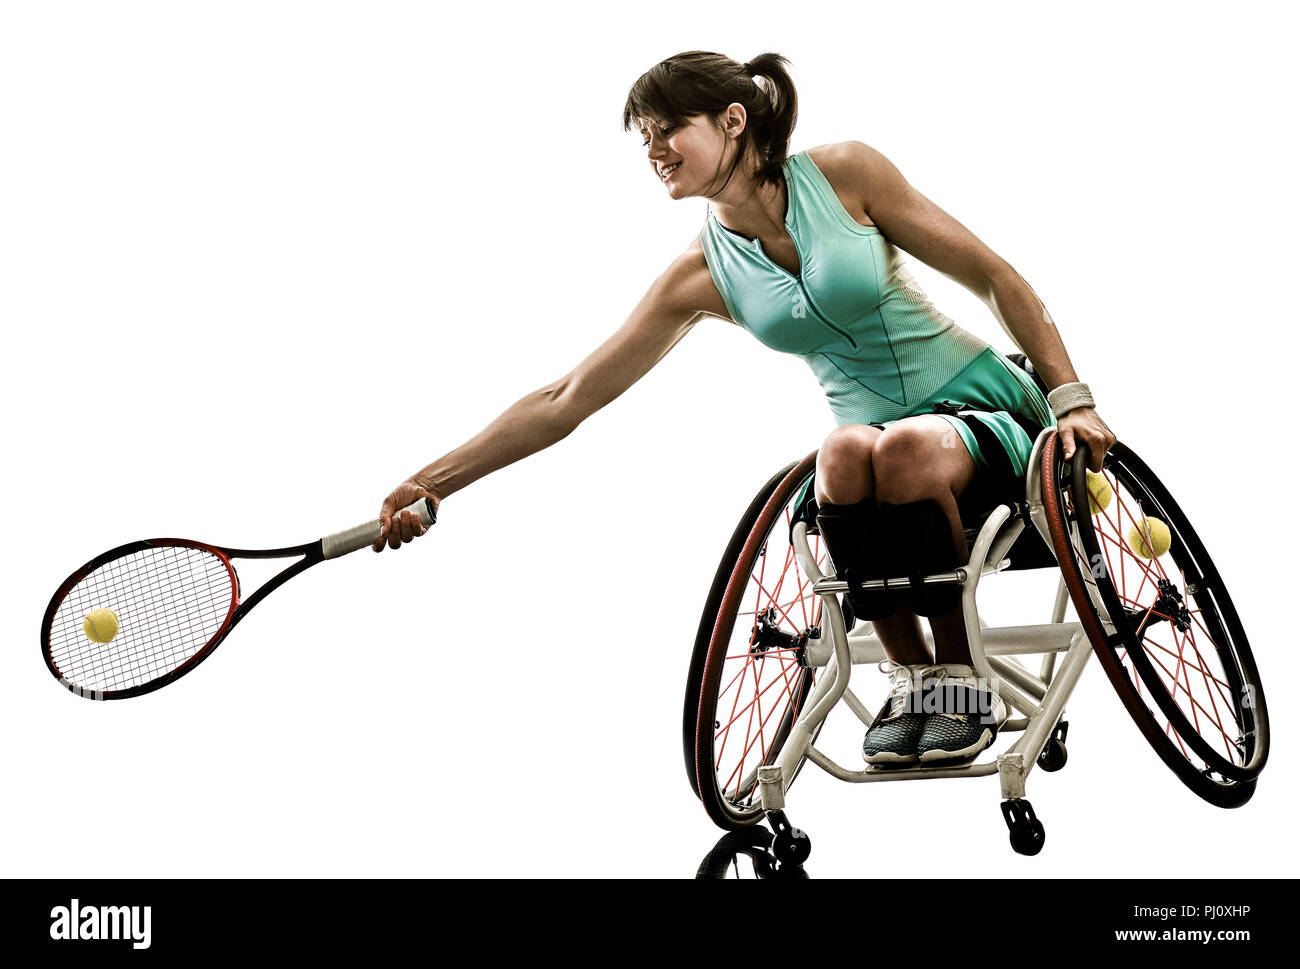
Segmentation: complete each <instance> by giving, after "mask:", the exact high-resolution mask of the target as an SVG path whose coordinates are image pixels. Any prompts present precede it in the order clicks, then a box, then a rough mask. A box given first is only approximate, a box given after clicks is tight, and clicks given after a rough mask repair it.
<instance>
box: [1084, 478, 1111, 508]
mask: <svg viewBox="0 0 1300 969" xmlns="http://www.w3.org/2000/svg"><path fill="white" fill-rule="evenodd" d="M1087 487H1088V511H1090V512H1091V513H1092V514H1094V515H1095V514H1097V512H1099V511H1104V510H1105V509H1106V508H1108V507H1110V499H1111V495H1112V492H1111V490H1110V482H1109V481H1107V480H1106V476H1105V475H1104V474H1098V473H1097V472H1096V471H1089V472H1088V485H1087Z"/></svg>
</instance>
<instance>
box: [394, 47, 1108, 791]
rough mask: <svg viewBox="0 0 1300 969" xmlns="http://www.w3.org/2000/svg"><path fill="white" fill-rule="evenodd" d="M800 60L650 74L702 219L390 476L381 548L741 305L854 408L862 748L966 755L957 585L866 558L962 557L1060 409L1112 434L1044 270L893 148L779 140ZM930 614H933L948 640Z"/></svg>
mask: <svg viewBox="0 0 1300 969" xmlns="http://www.w3.org/2000/svg"><path fill="white" fill-rule="evenodd" d="M787 63H788V62H787V61H786V59H785V58H784V57H781V56H780V55H778V54H772V53H766V54H762V55H760V56H759V57H757V58H755V59H754V60H753V61H750V62H748V63H746V64H739V63H737V62H736V61H733V60H731V59H730V58H728V57H725V56H723V55H721V54H715V53H709V52H705V51H693V52H689V53H684V54H678V55H676V56H675V57H670V58H669V59H667V60H665V61H663V62H661V63H659V64H657V65H656V66H655V67H654V68H652V69H651V70H650V71H648V72H647V73H646V74H644V75H642V77H641V78H640V79H638V80H637V82H636V83H635V84H634V85H633V86H632V89H631V91H630V92H629V94H628V98H627V103H626V105H625V107H624V111H623V124H624V128H625V129H626V130H631V129H632V128H633V127H636V128H638V129H639V130H640V132H641V134H642V136H643V139H644V144H645V147H646V149H647V152H646V154H647V160H648V162H649V164H650V166H651V169H652V171H653V174H654V176H655V177H656V178H658V179H659V180H660V182H661V183H662V184H663V185H664V187H665V190H666V192H667V193H668V196H669V197H670V198H673V199H684V198H692V197H696V196H700V197H703V198H706V199H708V200H709V201H710V203H711V204H710V205H709V212H708V215H707V218H706V221H705V225H704V228H703V230H702V231H701V233H700V235H699V236H698V237H697V238H696V240H695V241H694V242H693V243H692V244H691V245H690V246H689V247H688V248H687V249H686V251H685V252H683V253H682V254H681V255H680V256H678V257H677V258H676V259H675V260H674V261H673V262H672V264H671V265H669V266H668V268H667V269H666V270H665V271H664V272H663V274H662V275H660V276H659V278H658V279H657V280H656V281H655V283H654V284H653V285H652V286H651V287H650V290H649V291H648V292H647V293H646V295H645V296H644V297H643V298H642V300H641V302H640V303H639V304H638V305H637V306H636V308H635V309H634V310H633V311H632V314H631V315H630V316H629V317H628V319H627V322H626V323H624V324H623V326H622V328H620V329H619V330H618V331H617V332H616V333H615V334H614V335H613V336H612V337H610V338H609V339H608V340H606V341H605V343H603V344H602V345H601V346H600V347H598V348H597V349H596V350H595V352H593V353H592V354H591V355H590V356H588V357H587V359H585V360H583V361H582V362H581V363H580V364H578V366H577V367H575V368H574V369H573V371H572V372H571V373H569V374H567V375H566V376H564V377H562V378H561V379H559V380H557V381H555V382H554V383H551V384H549V385H547V386H545V387H543V388H541V389H540V390H537V391H535V392H533V393H531V394H529V395H528V396H526V397H524V398H523V399H522V400H520V401H518V402H516V403H515V404H514V405H513V406H511V407H510V408H509V409H508V410H506V411H505V412H504V413H503V414H501V415H500V416H499V417H498V418H497V419H496V420H494V421H493V422H492V423H491V424H489V425H488V427H486V428H485V429H484V430H483V431H481V432H480V433H479V434H478V435H476V436H475V437H474V438H473V439H472V440H470V441H468V442H467V443H465V444H463V445H462V446H461V447H459V448H457V449H456V450H454V451H452V452H450V453H448V454H446V455H444V456H443V457H441V458H438V459H437V460H436V461H434V462H433V463H432V464H430V465H428V466H427V467H426V468H424V469H423V470H421V471H419V472H417V473H416V474H414V475H412V476H411V477H410V478H409V479H407V480H406V481H405V482H403V483H402V484H401V485H399V486H398V487H397V488H396V489H395V490H394V491H393V493H392V494H390V495H389V496H388V498H386V499H385V500H384V503H383V508H382V511H381V515H380V518H381V522H382V532H383V534H382V537H381V538H380V540H379V541H378V542H376V543H375V546H374V548H375V551H380V550H382V549H383V547H384V546H385V545H387V546H388V547H390V548H398V547H400V546H401V544H402V543H404V542H409V541H411V540H412V539H414V538H416V537H418V536H419V535H421V534H423V532H424V528H423V527H422V526H421V525H420V523H419V522H418V521H415V520H413V519H412V518H411V516H410V515H409V514H408V513H403V514H402V515H401V516H399V517H397V518H394V517H393V515H394V510H395V509H398V508H403V507H405V506H406V505H408V504H410V503H412V502H413V501H415V500H416V499H417V498H420V497H424V496H427V497H430V498H432V499H433V500H434V501H435V502H440V501H441V500H442V499H444V498H446V497H447V496H448V495H450V494H453V493H454V492H456V491H458V490H460V489H461V488H463V487H465V486H466V485H468V484H469V483H470V482H472V481H474V480H476V479H478V478H481V477H482V476H483V475H485V474H488V473H489V472H491V471H495V470H497V469H498V468H502V467H505V466H506V465H508V464H511V463H513V462H515V461H518V460H520V459H521V458H524V457H526V456H527V455H529V454H532V453H534V452H536V451H539V450H541V449H543V448H545V447H548V446H550V445H552V444H554V443H556V442H557V441H559V440H561V439H562V438H564V437H565V436H567V435H568V434H569V433H570V432H572V431H573V430H574V429H575V428H576V427H577V426H578V425H579V424H580V423H582V421H583V420H585V419H586V418H587V417H589V416H590V415H591V414H593V413H594V412H596V411H597V410H599V409H600V408H602V407H604V406H605V405H606V404H608V403H609V402H610V401H612V400H614V399H615V398H616V397H618V396H619V394H621V393H623V391H625V390H627V388H628V387H630V386H631V385H632V384H634V383H635V382H636V381H637V380H638V379H640V378H641V377H642V376H643V375H644V374H645V373H646V372H647V371H649V370H650V368H651V367H653V366H654V365H655V364H656V363H658V362H659V361H660V360H661V359H662V358H663V357H664V355H665V354H666V353H667V352H668V351H669V350H671V349H672V348H673V346H675V345H676V344H677V342H678V341H679V340H681V338H682V337H684V336H685V335H686V334H687V333H688V332H689V331H690V329H691V327H692V326H694V324H695V323H696V322H697V321H699V320H700V319H702V318H704V317H706V316H713V317H718V318H720V319H723V320H727V321H730V322H732V323H736V324H739V325H740V326H743V327H745V328H746V329H748V330H749V331H750V332H752V333H754V335H755V336H757V337H758V338H759V339H760V340H762V341H763V342H764V343H765V344H767V345H768V346H770V347H773V348H774V349H777V350H781V351H785V352H789V353H797V354H799V355H801V356H803V357H804V359H805V360H806V361H807V362H808V363H809V365H810V366H811V367H812V368H813V371H814V372H815V373H816V374H817V377H818V379H819V380H820V382H821V384H822V387H823V389H824V390H825V391H826V394H827V398H828V400H829V402H830V404H831V409H832V411H833V413H834V415H835V417H836V420H837V423H838V424H839V427H838V428H837V429H836V430H835V431H833V432H832V433H831V434H830V436H829V437H827V438H826V440H825V442H824V443H823V444H822V446H821V449H820V451H819V453H818V459H817V468H816V479H815V481H816V486H815V497H816V501H817V506H818V515H817V526H818V529H819V531H820V532H821V534H822V536H823V539H824V540H825V542H826V546H827V549H828V551H829V552H830V556H831V559H832V560H833V561H834V563H835V564H836V569H837V572H838V574H839V575H840V577H841V578H845V579H847V580H848V582H849V584H850V589H851V591H850V593H849V595H848V599H849V601H850V604H851V606H852V609H853V611H854V613H855V614H856V615H857V616H858V617H860V618H865V619H870V620H871V621H872V622H873V623H874V628H875V632H876V633H877V635H878V636H879V638H880V642H881V644H882V646H883V647H884V650H885V652H886V654H887V655H888V656H889V658H890V661H891V663H892V667H891V670H890V680H891V688H890V695H889V698H888V700H887V701H886V704H885V707H884V709H882V710H881V714H880V716H878V717H877V718H876V720H875V722H874V723H873V724H872V726H871V728H870V729H869V730H868V731H867V735H866V738H865V740H864V743H863V756H864V757H865V758H866V760H867V761H868V763H871V764H878V765H889V764H907V763H913V762H917V761H921V762H931V761H942V760H949V759H954V758H966V757H970V756H973V755H974V754H975V753H978V752H979V751H980V750H982V749H983V748H984V747H986V746H987V745H988V744H989V743H991V742H992V740H993V738H994V736H996V732H997V727H998V725H999V724H1000V723H1001V722H1002V721H1003V720H1005V717H1006V713H1005V709H1004V708H1003V706H1002V703H1001V701H1000V700H999V699H998V698H997V696H996V693H994V692H993V691H992V690H989V689H987V688H984V684H981V683H980V682H979V681H978V680H977V679H976V678H975V677H974V676H973V675H972V669H971V665H970V664H971V659H970V652H969V647H968V645H967V642H966V634H965V624H964V621H963V619H962V615H961V609H960V604H959V600H958V598H956V596H955V593H956V589H955V587H944V588H945V591H940V592H937V593H936V592H930V593H926V594H924V595H922V594H914V593H913V592H912V591H911V590H908V591H907V592H904V593H898V592H892V591H891V592H888V593H880V592H866V591H865V590H863V589H862V588H861V586H860V585H856V584H855V580H856V579H860V578H863V577H871V576H873V575H875V576H879V575H882V574H887V573H888V574H895V575H897V574H910V573H912V572H918V571H919V572H923V573H931V572H935V571H943V570H949V569H952V568H954V567H955V566H957V565H959V564H961V563H964V562H966V560H967V558H968V554H969V550H968V548H967V546H966V540H965V534H964V530H963V526H962V520H961V512H962V510H963V509H964V510H965V511H966V512H967V513H968V515H969V514H974V513H976V512H979V511H981V510H987V509H988V508H989V507H991V506H992V505H993V504H995V503H996V502H997V501H999V500H1001V499H1002V498H1004V497H1011V496H1012V495H1013V493H1014V492H1013V489H1014V487H1015V486H1016V484H1017V483H1018V482H1020V481H1021V479H1022V478H1023V475H1024V472H1025V465H1026V461H1027V459H1028V456H1029V451H1030V448H1031V447H1032V444H1033V440H1034V437H1035V436H1036V435H1037V432H1038V430H1039V429H1040V428H1041V427H1043V426H1046V425H1047V424H1050V423H1052V420H1053V415H1055V418H1056V426H1057V430H1058V433H1059V435H1060V437H1061V439H1062V442H1063V444H1064V448H1065V456H1066V457H1067V458H1069V457H1071V456H1072V455H1073V453H1074V448H1075V444H1076V442H1077V441H1083V442H1086V443H1087V444H1088V447H1089V453H1090V455H1091V466H1092V468H1093V470H1100V469H1101V464H1102V460H1103V458H1104V456H1105V454H1106V452H1107V451H1108V450H1109V448H1110V446H1111V445H1112V444H1113V443H1114V442H1115V436H1114V435H1113V434H1112V433H1111V432H1110V429H1109V428H1107V426H1106V425H1105V423H1103V421H1102V420H1101V418H1100V417H1099V416H1098V415H1097V413H1096V411H1095V410H1093V408H1092V398H1091V396H1090V395H1089V393H1088V389H1087V386H1086V385H1084V384H1080V383H1078V378H1077V377H1076V375H1075V372H1074V368H1073V367H1072V366H1071V364H1070V360H1069V357H1068V356H1067V355H1066V351H1065V347H1064V346H1063V345H1062V343H1061V338H1060V336H1059V335H1058V334H1057V331H1056V328H1055V327H1054V325H1053V324H1052V319H1051V317H1050V315H1049V314H1048V313H1047V310H1046V308H1045V307H1044V306H1043V305H1042V303H1041V302H1039V300H1038V298H1037V296H1036V295H1035V294H1034V292H1033V290H1032V289H1030V287H1029V285H1028V284H1027V283H1026V282H1025V281H1024V280H1023V279H1021V278H1020V276H1019V275H1018V274H1017V273H1016V271H1015V270H1014V269H1012V268H1011V266H1010V265H1008V264H1007V263H1006V262H1005V261H1004V260H1002V259H1000V258H999V257H998V256H997V255H996V254H994V253H993V252H992V251H990V250H989V249H988V247H987V246H985V245H984V244H983V243H981V242H980V241H979V240H978V239H977V238H975V236H974V235H972V234H971V233H970V232H969V231H968V230H967V229H966V228H965V227H964V226H962V225H961V224H960V223H958V222H957V221H956V220H955V219H953V218H952V217H951V216H950V215H948V214H947V213H946V212H944V211H943V210H942V209H940V208H939V207H938V206H936V205H935V204H934V203H933V202H931V201H930V200H929V199H927V198H926V197H925V196H923V195H921V194H920V193H919V192H918V191H916V189H914V188H912V186H911V185H909V184H908V183H907V181H906V180H905V179H904V178H903V176H902V175H901V174H900V173H899V171H898V170H897V169H896V168H895V167H894V166H893V165H892V164H891V163H890V162H889V160H888V159H887V158H885V157H884V156H883V155H881V154H880V153H879V152H877V151H876V150H874V149H872V148H870V147H869V146H867V145H865V144H863V143H862V142H858V141H846V142H840V143H838V144H830V145H821V146H818V147H816V148H811V149H808V150H806V151H803V152H799V153H797V154H795V155H793V156H790V155H788V154H787V153H788V146H789V141H790V135H791V132H792V131H793V129H794V124H795V118H796V112H797V104H798V101H797V98H796V95H795V89H794V84H793V82H792V80H791V78H790V75H789V73H788V72H787V70H786V64H787ZM898 249H903V250H906V251H907V252H909V253H911V254H912V255H914V256H916V257H917V258H919V259H921V260H922V261H923V262H925V263H927V264H928V265H930V266H933V267H934V268H935V269H938V270H939V271H940V272H943V273H945V274H946V275H948V276H950V277H952V278H954V279H956V280H958V281H959V282H961V283H962V284H963V285H964V286H966V287H967V288H968V289H969V290H971V292H973V293H975V294H976V295H977V296H979V297H980V298H981V299H982V300H984V302H985V303H986V304H987V305H988V307H989V309H990V310H992V312H993V314H994V316H995V317H997V319H998V322H999V323H1000V324H1001V325H1002V327H1003V329H1004V330H1005V331H1006V332H1007V333H1008V335H1010V337H1011V338H1012V340H1013V341H1014V342H1015V344H1016V345H1017V347H1019V348H1020V349H1021V350H1022V352H1024V353H1025V354H1026V355H1027V357H1028V358H1029V360H1030V362H1031V363H1032V364H1033V366H1034V369H1035V370H1036V371H1037V372H1038V373H1039V375H1041V377H1042V378H1043V380H1044V381H1045V382H1046V383H1047V385H1048V387H1050V388H1053V389H1052V390H1051V392H1050V393H1049V394H1048V395H1047V399H1044V397H1043V394H1042V393H1041V392H1040V391H1039V390H1038V388H1037V386H1036V385H1035V384H1034V382H1033V379H1032V378H1031V377H1030V376H1029V375H1028V374H1027V373H1026V372H1025V371H1024V370H1022V369H1020V368H1019V367H1016V366H1014V365H1013V364H1011V363H1009V362H1008V361H1007V359H1006V358H1005V357H1003V356H1002V355H1001V354H1000V353H997V352H996V351H994V350H993V349H992V348H991V347H989V346H988V345H987V344H986V343H984V341H982V340H979V339H978V338H976V337H975V336H973V335H972V334H970V333H968V332H966V331H965V330H963V329H961V328H960V327H958V326H957V325H956V324H955V323H953V321H952V320H950V319H948V318H947V317H946V316H944V315H943V314H941V313H939V312H938V311H937V310H936V309H935V308H934V307H933V306H932V305H931V304H930V301H929V300H928V299H927V298H926V296H925V295H924V293H922V291H921V290H920V288H919V287H918V286H917V284H916V282H915V281H914V280H913V279H912V278H911V276H910V274H909V273H908V272H907V269H906V267H905V266H904V264H903V263H902V261H901V259H900V257H899V255H898V251H897V250H898ZM918 615H925V616H926V617H927V618H928V619H929V622H930V625H931V628H932V631H933V634H934V643H935V655H934V656H933V657H931V656H930V654H929V651H928V649H927V647H926V645H925V640H924V637H923V636H922V633H921V626H920V621H919V619H918ZM936 683H937V684H938V685H941V686H942V689H938V690H932V689H931V687H932V686H933V685H935V684H936ZM923 691H924V692H923ZM923 697H924V700H925V702H921V701H922V698H923Z"/></svg>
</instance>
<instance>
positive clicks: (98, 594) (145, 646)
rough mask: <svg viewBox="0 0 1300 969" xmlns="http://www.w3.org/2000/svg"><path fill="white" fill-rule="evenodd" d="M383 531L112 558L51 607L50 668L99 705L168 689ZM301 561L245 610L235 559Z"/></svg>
mask: <svg viewBox="0 0 1300 969" xmlns="http://www.w3.org/2000/svg"><path fill="white" fill-rule="evenodd" d="M403 511H409V512H411V513H412V514H414V515H416V516H417V517H418V518H419V519H420V521H421V522H422V523H423V524H424V525H425V527H428V526H429V525H432V524H433V523H434V522H435V521H436V515H435V511H434V505H433V502H432V501H430V500H429V499H428V498H422V499H420V500H419V501H417V502H416V503H415V504H413V505H410V506H409V507H407V508H405V509H403ZM399 515H400V512H399ZM393 517H394V519H396V518H397V517H398V515H394V516H393ZM379 530H380V524H379V522H378V521H377V520H376V521H372V522H367V523H366V524H364V525H358V526H357V527H355V528H349V529H348V530H347V531H343V532H339V533H337V534H335V535H327V536H326V537H324V538H320V539H317V540H316V541H314V542H308V543H307V544H306V545H295V546H294V547H292V548H273V549H264V550H251V551H250V550H248V549H238V548H222V547H220V546H217V545H208V544H206V543H204V542H192V541H189V540H188V539H183V538H151V539H148V540H147V541H143V542H131V543H130V544H129V545H121V546H119V547H117V548H114V549H110V550H109V551H107V552H105V553H104V554H103V555H99V556H96V557H95V558H93V559H91V560H90V561H89V562H87V563H86V564H85V565H83V566H82V567H81V568H79V569H77V571H75V572H73V573H72V575H70V576H68V578H67V579H66V580H65V581H64V583H63V584H62V585H61V586H59V591H58V592H56V593H55V594H54V598H53V599H51V600H50V605H49V608H47V609H46V610H45V618H44V620H42V622H41V651H42V653H43V654H44V656H45V664H46V665H47V666H48V667H49V668H50V672H51V673H53V674H54V676H55V678H56V679H58V681H59V682H60V683H62V684H63V685H64V686H66V687H67V688H68V689H69V690H71V691H72V692H73V693H76V694H79V695H80V696H84V697H89V698H90V699H92V700H124V699H126V698H127V697H133V696H140V695H141V694H144V693H150V692H152V691H154V690H157V689H160V688H161V687H164V686H166V685H167V684H168V683H172V682H174V681H176V680H178V679H180V678H181V677H182V676H184V675H185V674H186V673H188V672H190V671H191V670H192V669H194V668H195V667H196V666H198V665H199V664H200V663H202V662H203V661H204V660H205V659H207V658H208V657H209V656H211V655H212V653H213V651H214V650H215V649H216V648H217V646H219V645H220V644H221V641H222V640H223V639H225V638H226V636H227V635H229V634H230V630H232V629H234V628H235V624H236V623H238V622H239V621H240V620H241V619H243V618H244V617H245V616H247V615H248V613H249V611H250V610H251V609H252V608H253V607H254V606H255V605H257V604H258V603H259V602H261V601H262V600H263V599H265V598H266V597H267V596H268V595H269V594H270V593H271V592H273V591H275V590H276V589H277V588H279V587H280V586H282V585H284V583H286V582H288V581H289V580H290V579H292V578H293V577H294V576H295V575H298V574H299V573H301V572H305V571H306V570H307V569H309V568H311V567H312V566H313V565H315V564H317V563H318V562H323V561H325V560H326V559H335V558H338V557H339V556H340V555H347V554H348V553H349V552H355V551H357V550H358V549H362V548H365V547H367V546H368V545H370V544H371V543H373V542H374V541H375V540H376V539H377V538H379ZM294 556H301V558H300V559H299V560H298V561H297V562H294V563H293V564H292V565H290V566H289V567H288V568H286V569H284V570H282V571H281V572H280V573H279V574H277V575H276V576H274V577H273V578H271V579H269V580H267V582H266V584H264V585H263V586H261V587H260V588H259V589H258V590H257V591H256V592H254V593H253V594H252V595H251V596H249V597H248V599H247V600H242V601H241V599H240V593H239V576H238V575H237V574H236V572H235V566H234V563H233V562H232V561H231V560H232V559H239V558H244V559H272V558H292V557H294ZM102 610H108V611H109V612H111V617H109V618H107V619H106V620H104V621H101V622H100V623H99V624H98V627H96V626H95V625H94V620H95V617H92V616H91V613H96V614H97V616H99V617H104V616H105V615H106V614H105V613H104V612H103V611H102ZM97 611H98V612H97ZM88 617H90V618H89V619H88ZM109 633H111V634H112V635H109ZM92 634H93V635H94V636H96V637H98V638H99V639H107V641H106V642H100V641H96V639H92Z"/></svg>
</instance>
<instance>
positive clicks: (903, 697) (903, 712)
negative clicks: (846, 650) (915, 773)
mask: <svg viewBox="0 0 1300 969" xmlns="http://www.w3.org/2000/svg"><path fill="white" fill-rule="evenodd" d="M886 667H888V669H886ZM880 668H881V670H882V671H885V672H888V673H889V698H888V699H887V700H885V705H884V706H883V707H881V709H880V712H879V713H878V714H876V719H875V721H874V722H873V723H872V724H871V726H870V727H869V728H867V735H866V736H865V737H864V738H863V739H862V759H863V760H865V761H866V762H867V763H868V764H879V765H891V764H913V763H916V760H917V756H918V755H917V750H916V744H917V741H919V740H920V739H921V732H922V730H924V729H925V714H924V713H922V712H921V696H920V694H921V683H922V679H923V677H924V674H925V671H926V670H929V669H931V667H929V666H899V665H897V664H894V663H890V662H888V661H886V662H885V663H882V664H880Z"/></svg>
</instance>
